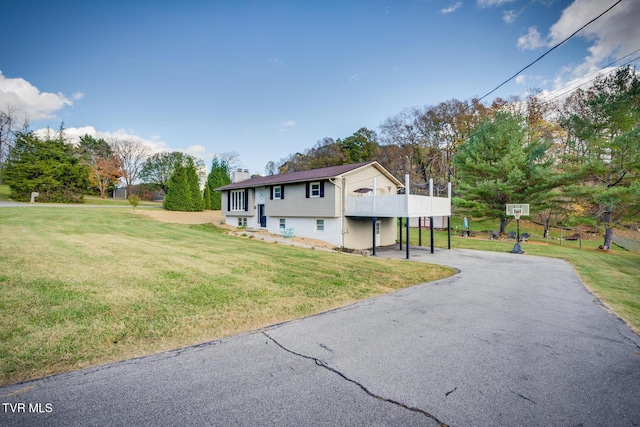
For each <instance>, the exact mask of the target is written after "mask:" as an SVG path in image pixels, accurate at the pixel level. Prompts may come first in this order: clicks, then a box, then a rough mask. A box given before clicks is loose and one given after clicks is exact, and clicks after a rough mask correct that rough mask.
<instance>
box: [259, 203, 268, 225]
mask: <svg viewBox="0 0 640 427" xmlns="http://www.w3.org/2000/svg"><path fill="white" fill-rule="evenodd" d="M258 218H260V227H262V228H265V227H266V226H267V217H266V215H265V214H264V204H259V205H258Z"/></svg>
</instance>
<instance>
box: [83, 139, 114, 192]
mask: <svg viewBox="0 0 640 427" xmlns="http://www.w3.org/2000/svg"><path fill="white" fill-rule="evenodd" d="M78 148H79V150H80V153H81V155H82V157H83V159H84V161H85V162H86V164H88V165H89V167H90V168H91V172H90V174H89V182H90V183H91V185H93V186H94V187H96V188H97V189H98V191H99V192H100V197H101V198H103V199H105V198H106V197H107V191H108V190H109V189H110V188H113V187H114V186H116V185H117V184H118V180H119V179H120V177H121V176H122V170H121V168H120V163H119V162H118V158H117V157H116V156H115V155H114V153H113V150H112V148H111V146H110V145H109V144H108V143H107V141H105V140H104V139H95V138H94V137H92V136H90V135H84V136H81V137H80V141H79V143H78Z"/></svg>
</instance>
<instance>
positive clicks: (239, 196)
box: [229, 190, 246, 211]
mask: <svg viewBox="0 0 640 427" xmlns="http://www.w3.org/2000/svg"><path fill="white" fill-rule="evenodd" d="M245 202H246V195H245V190H232V191H231V194H230V195H229V210H230V211H244V210H246V209H245V206H246V205H245Z"/></svg>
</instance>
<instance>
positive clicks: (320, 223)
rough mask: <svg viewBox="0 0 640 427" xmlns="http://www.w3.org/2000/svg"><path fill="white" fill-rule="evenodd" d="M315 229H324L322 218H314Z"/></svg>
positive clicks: (320, 230)
mask: <svg viewBox="0 0 640 427" xmlns="http://www.w3.org/2000/svg"><path fill="white" fill-rule="evenodd" d="M316 231H319V232H322V231H324V219H316Z"/></svg>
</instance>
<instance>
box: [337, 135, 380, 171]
mask: <svg viewBox="0 0 640 427" xmlns="http://www.w3.org/2000/svg"><path fill="white" fill-rule="evenodd" d="M337 144H338V147H340V151H341V153H342V157H343V161H344V163H346V164H348V163H360V162H368V161H370V160H373V159H374V158H375V157H376V155H377V154H378V149H379V148H380V144H379V143H378V135H377V134H376V133H375V132H374V131H372V130H369V129H367V128H366V127H363V128H360V129H358V131H357V132H355V133H354V134H353V135H351V136H349V137H347V138H345V139H344V140H340V139H338V141H337Z"/></svg>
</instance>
